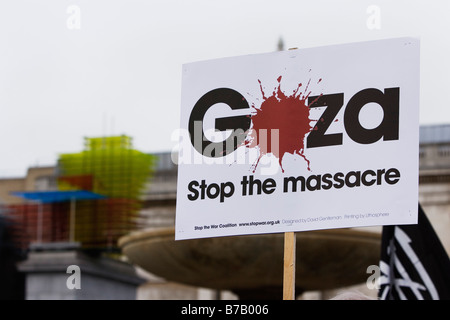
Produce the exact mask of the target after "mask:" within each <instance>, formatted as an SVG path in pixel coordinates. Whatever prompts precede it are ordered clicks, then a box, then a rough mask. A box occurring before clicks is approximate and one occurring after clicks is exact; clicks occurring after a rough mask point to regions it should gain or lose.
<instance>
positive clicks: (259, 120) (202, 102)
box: [175, 38, 419, 240]
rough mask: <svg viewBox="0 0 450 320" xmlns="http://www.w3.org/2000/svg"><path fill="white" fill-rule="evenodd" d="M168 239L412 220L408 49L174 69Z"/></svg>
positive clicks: (414, 162)
mask: <svg viewBox="0 0 450 320" xmlns="http://www.w3.org/2000/svg"><path fill="white" fill-rule="evenodd" d="M180 133H181V134H180V136H181V139H180V144H179V158H178V185H177V208H176V232H175V234H176V235H175V238H176V239H177V240H181V239H190V238H204V237H217V236H230V235H244V234H259V233H276V232H290V231H304V230H317V229H329V228H343V227H359V226H372V225H388V224H413V223H417V210H418V209H417V203H418V153H419V143H418V137H419V41H418V40H417V39H414V38H399V39H388V40H382V41H371V42H363V43H354V44H344V45H335V46H327V47H319V48H310V49H299V50H288V51H280V52H273V53H267V54H258V55H248V56H240V57H232V58H224V59H217V60H210V61H202V62H196V63H190V64H186V65H183V79H182V101H181V131H180Z"/></svg>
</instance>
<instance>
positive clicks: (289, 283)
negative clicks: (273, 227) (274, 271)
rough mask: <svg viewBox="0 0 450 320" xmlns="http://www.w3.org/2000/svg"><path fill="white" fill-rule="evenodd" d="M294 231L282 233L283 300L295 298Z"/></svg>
mask: <svg viewBox="0 0 450 320" xmlns="http://www.w3.org/2000/svg"><path fill="white" fill-rule="evenodd" d="M295 238H296V236H295V232H285V233H284V273H283V300H295V251H296V250H295V249H296V248H295V244H296V243H295V242H296V241H295V240H296V239H295Z"/></svg>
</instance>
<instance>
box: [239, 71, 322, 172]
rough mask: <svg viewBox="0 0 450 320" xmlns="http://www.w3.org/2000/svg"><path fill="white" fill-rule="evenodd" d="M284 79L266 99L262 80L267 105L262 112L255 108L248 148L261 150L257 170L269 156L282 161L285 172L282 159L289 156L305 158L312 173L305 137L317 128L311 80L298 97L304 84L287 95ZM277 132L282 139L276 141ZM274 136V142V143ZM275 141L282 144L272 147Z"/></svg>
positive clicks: (264, 104)
mask: <svg viewBox="0 0 450 320" xmlns="http://www.w3.org/2000/svg"><path fill="white" fill-rule="evenodd" d="M281 78H282V77H281V76H280V77H278V79H277V81H278V87H276V88H275V89H274V91H273V95H272V96H270V97H266V96H265V93H264V90H263V88H262V84H261V81H260V80H258V82H259V85H260V88H261V93H262V97H263V102H262V103H261V106H260V108H259V109H258V108H254V109H255V111H256V112H255V113H254V114H252V116H251V119H252V124H253V127H252V129H251V130H250V132H249V134H248V136H247V140H246V141H245V145H246V146H247V147H248V148H253V147H258V148H259V157H258V159H257V160H256V163H255V164H254V165H253V169H254V171H256V167H257V166H258V163H259V160H260V159H261V157H262V156H264V155H266V154H269V153H272V154H273V155H274V156H275V157H277V158H278V161H279V164H280V167H281V170H282V172H284V169H283V166H282V160H283V157H284V155H285V154H286V153H290V154H297V155H299V156H301V157H302V158H303V159H305V161H306V163H307V168H308V170H311V169H310V162H309V160H308V159H307V158H306V156H305V155H304V151H305V137H306V135H307V134H308V133H309V132H310V131H311V130H312V129H313V127H312V126H311V125H310V122H311V119H310V118H309V114H310V108H309V106H308V105H307V104H306V100H307V99H308V97H309V95H310V93H311V91H310V92H306V91H307V90H308V87H309V84H310V82H311V80H309V81H308V84H307V85H306V88H305V90H304V92H303V94H299V95H298V96H297V93H298V91H299V90H300V87H301V86H302V84H301V83H300V84H299V85H298V87H297V89H296V90H294V91H293V94H292V95H290V96H287V95H286V94H285V93H284V92H283V91H281ZM314 102H315V101H313V102H311V103H314ZM276 130H278V139H276ZM273 136H274V138H275V139H274V141H272V139H273V138H272V137H273ZM272 142H273V143H274V144H278V145H273V146H272ZM254 171H253V172H254Z"/></svg>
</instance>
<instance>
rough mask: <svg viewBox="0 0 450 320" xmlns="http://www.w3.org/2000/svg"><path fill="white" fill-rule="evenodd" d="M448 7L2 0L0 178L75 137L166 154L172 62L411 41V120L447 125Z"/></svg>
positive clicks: (176, 95) (173, 121)
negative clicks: (415, 49) (417, 51)
mask: <svg viewBox="0 0 450 320" xmlns="http://www.w3.org/2000/svg"><path fill="white" fill-rule="evenodd" d="M449 14H450V1H448V0H442V1H438V0H432V1H425V0H421V1H411V0H408V1H406V0H405V1H392V0H390V1H366V0H345V1H342V0H341V1H337V0H314V1H312V0H310V1H300V0H274V1H264V0H251V1H246V0H226V1H225V0H221V1H215V0H196V1H187V0H179V1H176V0H161V1H151V0H141V1H137V0H65V1H61V0H2V1H0V111H1V112H0V147H1V157H0V177H11V176H23V175H25V173H26V170H27V168H28V167H29V166H35V165H54V164H55V163H56V160H57V158H58V155H59V154H60V153H68V152H69V153H71V152H78V151H81V150H82V148H83V137H94V136H102V135H112V134H116V135H118V134H126V135H129V136H131V137H133V139H134V146H135V148H137V149H139V150H141V151H143V152H157V151H170V150H171V149H172V148H173V147H174V146H175V144H176V142H174V141H172V140H171V136H172V132H173V131H174V130H175V129H176V128H178V127H179V114H180V113H179V109H180V92H181V66H182V64H183V63H188V62H194V61H199V60H205V59H215V58H221V57H228V56H237V55H246V54H255V53H265V52H271V51H275V50H277V42H278V41H279V39H280V37H281V38H282V39H283V41H284V44H285V48H286V49H287V48H290V47H298V48H300V49H301V48H308V47H315V46H322V45H332V44H340V43H347V42H359V41H367V40H376V39H385V38H393V37H402V36H415V37H420V39H421V80H420V81H421V92H420V95H421V100H420V101H421V110H420V112H421V113H420V121H421V124H437V123H450V103H449V102H448V101H447V100H446V98H445V97H446V93H447V92H448V88H449V85H450V79H449V74H450V62H449V57H450V42H449V38H448V34H449V32H450V19H449V18H448V15H449Z"/></svg>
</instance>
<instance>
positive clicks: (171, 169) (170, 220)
mask: <svg viewBox="0 0 450 320" xmlns="http://www.w3.org/2000/svg"><path fill="white" fill-rule="evenodd" d="M153 155H154V156H156V157H157V158H158V160H157V161H156V163H155V165H154V173H153V175H152V176H149V177H148V178H147V181H146V184H145V188H144V189H143V192H142V193H141V194H140V201H141V202H142V207H141V208H140V212H139V215H138V216H137V220H138V223H137V224H136V226H137V228H140V229H158V228H161V227H171V226H174V224H175V206H176V187H177V166H176V165H175V164H174V162H173V161H172V156H174V155H172V154H171V153H170V152H162V153H154V154H153ZM418 156H419V202H420V203H421V205H422V207H423V209H424V211H425V212H426V214H427V216H428V218H429V220H430V221H431V223H432V225H433V227H434V228H435V230H436V233H437V234H438V236H439V238H440V240H441V242H442V243H443V245H444V247H445V249H446V250H447V252H448V253H449V254H450V234H449V233H448V230H450V125H430V126H421V128H420V152H419V155H418ZM57 189H58V170H57V166H55V167H33V168H30V169H29V170H28V173H27V175H26V177H23V178H16V179H11V178H9V179H0V205H2V206H3V208H5V207H7V206H8V205H23V204H24V203H26V201H25V200H24V199H21V198H20V197H16V196H13V195H12V192H14V191H45V190H47V191H48V190H57ZM380 231H381V227H380V228H378V229H376V232H380ZM31 249H32V250H30V248H28V251H27V252H28V254H29V255H30V253H31V254H32V255H33V254H34V255H35V258H36V257H37V256H39V250H42V248H41V249H39V250H34V251H33V248H31ZM34 249H36V248H34ZM57 251H58V248H57V246H53V248H48V250H46V251H44V252H43V253H45V254H46V255H47V258H46V259H47V261H48V259H53V258H54V257H55V252H57ZM41 253H42V251H41ZM52 255H53V256H52ZM52 257H53V258H52ZM0 259H1V256H0ZM39 259H40V260H39ZM39 259H37V260H36V259H35V260H34V262H33V263H31V262H30V261H28V263H22V266H23V270H24V272H32V271H33V268H35V269H36V268H41V267H42V266H41V265H39V263H40V262H42V261H45V259H44V258H43V256H42V255H41V257H40V258H39ZM61 259H62V260H59V262H58V263H56V265H57V266H53V267H52V268H53V269H52V270H54V272H55V273H58V274H59V276H60V279H59V280H58V281H62V280H63V279H66V278H67V276H68V275H67V274H66V273H65V268H64V266H65V264H64V263H66V264H67V263H74V261H75V262H76V261H78V262H79V263H81V264H83V265H85V269H86V270H91V271H92V272H91V274H92V275H93V276H95V275H96V274H98V273H96V272H98V271H99V270H101V264H98V261H93V260H90V259H91V257H86V256H85V255H84V254H81V255H78V256H77V254H75V253H73V252H72V253H71V254H68V253H67V252H66V256H61ZM55 261H56V260H55ZM115 262H118V264H117V265H115V264H114V263H115ZM115 262H114V263H110V265H111V269H110V270H113V271H111V272H109V275H110V276H112V273H113V272H117V273H121V272H122V274H123V278H122V279H117V277H120V276H119V275H117V276H116V279H115V280H114V281H116V280H117V282H120V283H124V281H125V282H126V281H128V280H129V281H131V283H133V284H132V286H131V287H132V288H134V289H133V290H136V286H138V287H137V291H136V296H135V297H136V298H137V299H216V298H228V299H230V298H234V296H233V295H232V294H231V293H229V292H217V291H214V290H209V289H204V288H196V287H190V286H186V285H183V284H179V283H171V282H167V281H166V280H165V279H161V278H159V277H157V276H155V275H151V274H148V273H146V272H145V271H143V270H140V269H139V268H137V269H138V274H139V276H140V278H141V280H140V281H139V280H136V279H135V278H133V277H134V276H133V275H132V272H131V273H130V269H127V268H126V267H125V266H124V265H123V263H124V262H123V261H120V259H116V261H115ZM113 264H114V266H113ZM82 270H83V268H82ZM125 270H128V271H125ZM36 279H37V278H36ZM124 279H128V280H124ZM142 279H145V280H142ZM36 281H37V282H36V284H37V285H38V284H39V283H42V282H39V281H42V279H37V280H36ZM92 283H95V282H92ZM98 285H105V284H101V283H100V282H98ZM131 287H129V288H128V289H130V288H131ZM60 289H61V288H60ZM128 289H126V290H128ZM358 289H361V291H365V284H362V285H361V286H360V287H359V288H358ZM61 290H63V291H64V290H66V289H65V287H64V288H63V289H61ZM124 290H125V289H124ZM130 290H131V289H130ZM81 291H83V290H81ZM61 292H62V291H61ZM365 293H368V294H370V295H374V292H367V291H365ZM308 294H310V293H308V292H307V293H306V294H305V297H306V298H327V297H329V296H330V295H333V293H323V292H315V293H311V294H310V295H308ZM35 297H36V298H39V297H38V296H35ZM55 297H56V296H55ZM68 298H71V297H68ZM81 298H83V297H81ZM84 298H92V296H89V295H86V296H84ZM112 298H113V297H112Z"/></svg>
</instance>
